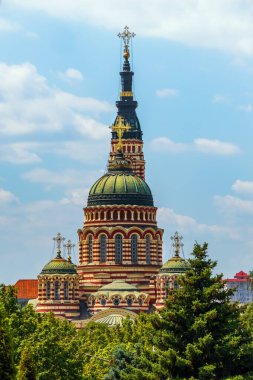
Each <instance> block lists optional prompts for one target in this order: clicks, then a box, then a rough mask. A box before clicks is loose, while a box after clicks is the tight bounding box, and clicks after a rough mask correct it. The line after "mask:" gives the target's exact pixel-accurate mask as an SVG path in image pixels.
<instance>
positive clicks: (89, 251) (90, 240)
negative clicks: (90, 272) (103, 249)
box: [88, 235, 92, 263]
mask: <svg viewBox="0 0 253 380" xmlns="http://www.w3.org/2000/svg"><path fill="white" fill-rule="evenodd" d="M88 263H92V236H91V235H89V237H88Z"/></svg>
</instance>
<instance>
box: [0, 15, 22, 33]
mask: <svg viewBox="0 0 253 380" xmlns="http://www.w3.org/2000/svg"><path fill="white" fill-rule="evenodd" d="M19 29H20V26H19V25H18V24H16V23H14V22H11V21H9V20H6V19H4V18H2V17H1V18H0V32H15V31H17V30H19Z"/></svg>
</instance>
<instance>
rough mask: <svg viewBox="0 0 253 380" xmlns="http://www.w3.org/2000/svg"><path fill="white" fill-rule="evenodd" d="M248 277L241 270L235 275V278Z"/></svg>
mask: <svg viewBox="0 0 253 380" xmlns="http://www.w3.org/2000/svg"><path fill="white" fill-rule="evenodd" d="M248 276H249V275H248V273H246V272H244V271H243V270H241V271H240V272H237V273H236V274H235V277H248Z"/></svg>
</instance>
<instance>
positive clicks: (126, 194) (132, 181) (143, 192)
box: [88, 153, 153, 206]
mask: <svg viewBox="0 0 253 380" xmlns="http://www.w3.org/2000/svg"><path fill="white" fill-rule="evenodd" d="M110 204H128V205H143V206H153V197H152V193H151V190H150V188H149V186H148V184H147V183H146V182H145V181H144V180H143V179H142V178H140V177H138V176H136V175H134V174H133V171H132V168H131V163H130V161H128V160H126V159H125V158H124V156H123V154H122V153H118V154H117V156H116V157H115V159H114V160H113V161H112V162H110V163H109V165H108V173H106V174H105V175H103V176H102V177H101V178H99V179H98V180H97V181H96V182H95V183H94V185H93V186H92V188H91V189H90V192H89V197H88V206H93V205H110Z"/></svg>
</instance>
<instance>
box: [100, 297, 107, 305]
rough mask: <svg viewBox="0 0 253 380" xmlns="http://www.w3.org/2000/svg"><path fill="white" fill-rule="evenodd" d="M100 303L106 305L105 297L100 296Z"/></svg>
mask: <svg viewBox="0 0 253 380" xmlns="http://www.w3.org/2000/svg"><path fill="white" fill-rule="evenodd" d="M100 304H101V305H102V306H105V305H106V299H105V298H102V299H101V301H100Z"/></svg>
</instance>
